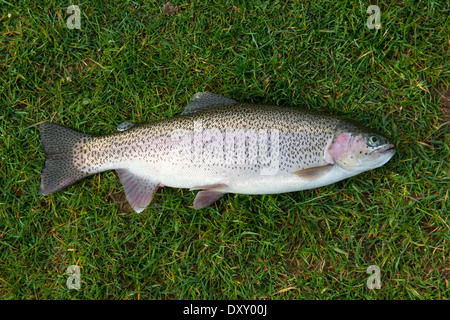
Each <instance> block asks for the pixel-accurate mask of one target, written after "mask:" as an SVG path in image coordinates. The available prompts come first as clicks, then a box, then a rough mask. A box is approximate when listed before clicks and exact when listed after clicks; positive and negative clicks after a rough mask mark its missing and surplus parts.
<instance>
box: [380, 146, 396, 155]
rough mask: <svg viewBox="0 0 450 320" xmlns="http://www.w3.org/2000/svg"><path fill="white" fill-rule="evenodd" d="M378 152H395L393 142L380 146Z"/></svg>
mask: <svg viewBox="0 0 450 320" xmlns="http://www.w3.org/2000/svg"><path fill="white" fill-rule="evenodd" d="M380 153H382V154H385V153H392V154H394V153H395V149H394V145H393V144H390V143H389V144H387V145H385V146H384V147H383V148H381V150H380Z"/></svg>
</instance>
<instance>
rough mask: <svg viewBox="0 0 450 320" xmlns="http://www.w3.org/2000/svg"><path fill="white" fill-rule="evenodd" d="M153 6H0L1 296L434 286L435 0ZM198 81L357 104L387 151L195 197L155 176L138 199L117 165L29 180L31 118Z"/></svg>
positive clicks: (314, 104) (437, 183) (256, 95)
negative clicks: (53, 182)
mask: <svg viewBox="0 0 450 320" xmlns="http://www.w3.org/2000/svg"><path fill="white" fill-rule="evenodd" d="M165 2H166V1H140V0H136V1H89V0H87V1H85V0H80V1H79V2H73V3H71V2H67V3H63V2H59V1H54V0H50V1H28V0H26V1H4V0H2V1H0V25H1V34H0V80H1V81H0V147H1V149H0V159H1V161H0V299H448V298H449V297H450V287H449V279H450V260H449V247H448V245H449V242H450V220H449V218H448V217H449V207H450V206H449V203H450V199H449V196H450V195H449V154H450V150H449V140H450V132H449V117H450V53H449V52H450V19H449V13H450V11H449V8H450V5H449V2H448V1H432V0H430V1H372V2H371V3H369V2H368V1H326V0H316V1H225V0H223V1H195V0H194V1H176V0H173V1H172V4H167V3H165ZM70 4H75V5H78V6H79V9H80V11H79V13H80V18H81V19H80V20H71V17H72V19H73V18H74V17H75V16H74V14H75V13H67V10H66V7H67V6H69V5H70ZM370 4H376V5H378V7H379V9H380V12H381V16H380V22H381V28H380V29H377V28H372V29H370V28H369V27H368V26H367V25H366V22H367V20H368V19H369V20H370V21H372V20H371V18H370V13H367V7H368V6H369V5H370ZM68 20H69V26H71V27H72V26H76V25H72V24H71V23H72V22H77V21H78V22H79V26H80V29H77V28H69V27H68V26H67V22H68ZM370 21H369V22H370ZM198 91H210V92H214V93H218V94H222V95H224V96H227V97H229V98H233V99H236V100H239V101H241V102H249V103H252V102H257V103H265V104H277V105H295V106H298V107H303V108H308V109H313V110H323V111H326V112H330V113H333V114H337V115H341V116H343V117H346V118H351V119H354V120H356V121H358V122H360V123H362V124H365V125H367V126H369V127H372V128H374V129H376V130H378V131H379V132H382V133H383V134H384V135H386V136H388V137H389V138H390V139H391V140H392V141H393V142H394V144H395V146H396V149H397V154H396V155H395V156H394V157H393V158H392V159H391V160H390V161H389V162H388V163H387V164H386V165H385V166H383V167H381V168H378V169H376V170H373V171H370V172H366V173H363V174H361V175H358V176H356V177H353V178H350V179H347V180H344V181H342V182H339V183H336V184H332V185H329V186H326V187H322V188H320V189H316V190H309V191H303V192H295V193H287V194H278V195H259V196H248V195H235V194H229V195H226V196H224V197H223V198H222V199H221V200H219V201H218V202H217V203H215V204H214V205H212V206H210V207H208V208H205V209H202V210H194V209H193V208H192V202H193V199H194V197H195V192H191V191H188V190H186V189H171V188H163V189H160V190H159V192H158V193H157V195H156V196H155V198H154V200H153V202H152V204H151V205H150V206H149V207H148V208H147V209H146V210H144V211H143V212H142V213H139V214H138V213H135V212H132V211H131V210H130V208H129V206H128V204H127V203H126V201H125V196H124V194H123V190H122V186H121V184H120V181H119V180H118V178H117V174H116V173H115V172H112V171H109V172H104V173H101V174H96V175H94V176H92V177H88V178H86V179H84V180H83V181H81V182H79V183H77V184H75V185H73V186H71V187H69V188H67V189H64V190H62V191H59V192H56V193H54V194H52V195H49V196H42V195H40V194H39V183H40V171H41V169H42V167H43V165H44V161H45V157H44V153H43V150H42V148H41V145H40V141H39V126H38V125H39V123H42V122H46V121H50V122H55V123H58V124H62V125H66V126H69V127H72V128H75V129H77V130H79V131H83V132H88V133H93V134H109V133H112V132H115V131H116V127H117V125H118V124H119V123H121V122H123V121H136V122H151V121H155V120H158V119H164V118H167V117H172V116H176V115H179V114H180V113H181V112H182V110H183V107H184V106H185V104H186V102H187V101H188V99H189V98H190V97H191V96H192V95H193V94H195V93H196V92H198ZM71 265H76V266H78V267H79V268H80V269H79V270H80V280H81V287H80V288H79V290H74V289H69V288H68V286H67V284H66V282H67V279H68V278H69V275H68V274H66V270H67V268H68V267H69V266H71ZM373 265H374V266H378V267H379V270H380V282H381V288H380V289H376V288H372V289H369V288H368V286H367V284H366V282H367V280H368V279H369V277H370V276H371V275H372V274H370V273H367V270H368V268H369V266H373Z"/></svg>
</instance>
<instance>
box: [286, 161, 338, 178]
mask: <svg viewBox="0 0 450 320" xmlns="http://www.w3.org/2000/svg"><path fill="white" fill-rule="evenodd" d="M333 167H334V165H332V164H327V165H324V166H320V167H314V168H307V169H302V170H298V171H295V172H293V173H294V174H296V175H297V176H299V177H300V178H303V179H308V180H314V179H318V178H320V177H322V176H324V175H325V174H327V173H328V172H330V170H331V169H332V168H333Z"/></svg>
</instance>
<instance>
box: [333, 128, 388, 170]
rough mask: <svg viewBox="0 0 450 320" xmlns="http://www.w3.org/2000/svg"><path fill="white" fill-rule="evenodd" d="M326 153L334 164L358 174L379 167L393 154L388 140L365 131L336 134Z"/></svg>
mask: <svg viewBox="0 0 450 320" xmlns="http://www.w3.org/2000/svg"><path fill="white" fill-rule="evenodd" d="M328 151H329V154H330V155H331V157H332V159H333V161H334V163H335V164H337V165H339V166H340V167H342V168H344V169H346V170H348V171H352V172H358V173H359V172H363V171H367V170H372V169H375V168H378V167H381V166H382V165H384V164H385V163H386V162H388V161H389V160H390V159H391V158H392V156H393V155H394V154H395V149H394V145H393V144H392V143H390V142H389V140H388V139H386V138H385V137H383V136H381V135H379V134H377V133H370V132H365V131H363V132H345V131H344V132H338V133H337V134H336V135H335V137H334V139H333V142H332V143H331V145H330V147H329V149H328Z"/></svg>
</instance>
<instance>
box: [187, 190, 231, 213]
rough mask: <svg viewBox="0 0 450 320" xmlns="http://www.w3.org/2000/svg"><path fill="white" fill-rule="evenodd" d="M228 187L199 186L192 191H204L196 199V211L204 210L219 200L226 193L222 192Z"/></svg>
mask: <svg viewBox="0 0 450 320" xmlns="http://www.w3.org/2000/svg"><path fill="white" fill-rule="evenodd" d="M226 187H227V185H226V184H213V185H208V186H197V187H194V188H191V189H190V190H199V189H202V191H200V192H199V193H197V196H196V197H195V199H194V209H196V210H198V209H202V208H204V207H207V206H209V205H210V204H212V203H214V202H216V201H217V200H219V199H220V198H221V197H222V196H223V195H224V194H225V192H223V191H221V190H223V189H225V188H226Z"/></svg>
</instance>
